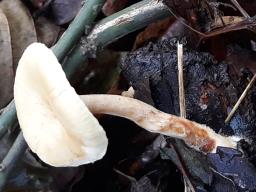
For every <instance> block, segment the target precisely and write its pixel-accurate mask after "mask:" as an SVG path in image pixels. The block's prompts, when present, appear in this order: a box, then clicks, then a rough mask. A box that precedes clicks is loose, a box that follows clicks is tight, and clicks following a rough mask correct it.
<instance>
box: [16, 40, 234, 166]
mask: <svg viewBox="0 0 256 192" xmlns="http://www.w3.org/2000/svg"><path fill="white" fill-rule="evenodd" d="M14 100H15V104H16V108H17V115H18V120H19V123H20V126H21V129H22V131H23V135H24V138H25V140H26V141H27V143H28V145H29V147H30V148H31V150H32V151H33V152H35V153H36V154H37V155H38V156H39V157H40V158H41V159H42V160H43V161H44V162H46V163H48V164H50V165H53V166H78V165H81V164H86V163H90V162H94V161H96V160H98V159H101V158H102V157H103V156H104V154H105V153H106V148H107V138H106V134H105V132H104V130H103V129H102V127H101V126H100V125H99V123H98V121H97V119H96V118H94V116H93V115H92V114H91V113H90V111H91V112H92V113H103V114H111V115H117V116H121V117H124V118H128V119H130V120H132V121H133V122H135V123H136V124H138V125H139V126H141V127H142V128H144V129H146V130H148V131H150V132H154V133H160V134H163V135H167V136H171V137H176V138H180V139H183V140H184V141H185V142H186V143H187V144H188V145H189V146H191V147H193V148H195V149H197V150H199V151H202V152H205V153H209V152H215V151H216V148H217V146H224V147H231V148H235V147H236V141H235V139H234V138H231V137H225V136H222V135H219V134H217V133H215V132H214V131H213V130H212V129H210V128H209V127H207V126H204V125H201V124H198V123H196V122H193V121H190V120H187V119H185V118H181V117H177V116H174V115H170V114H167V113H164V112H161V111H159V110H157V109H155V108H154V107H152V106H150V105H148V104H146V103H144V102H142V101H139V100H136V99H133V98H128V97H123V96H118V95H82V96H80V97H79V96H78V95H77V94H76V92H75V91H74V89H73V88H72V87H71V86H70V84H69V82H68V80H67V79H66V77H65V74H64V72H63V70H62V68H61V65H60V64H59V63H58V61H57V59H56V57H55V56H54V54H53V53H52V51H51V50H50V49H48V48H47V47H46V46H44V45H43V44H40V43H33V44H31V45H30V46H29V47H28V48H27V49H26V50H25V52H24V54H23V56H22V57H21V59H20V62H19V65H18V69H17V73H16V78H15V85H14ZM84 103H85V104H86V105H85V104H84ZM87 107H88V108H89V110H90V111H89V110H88V108H87Z"/></svg>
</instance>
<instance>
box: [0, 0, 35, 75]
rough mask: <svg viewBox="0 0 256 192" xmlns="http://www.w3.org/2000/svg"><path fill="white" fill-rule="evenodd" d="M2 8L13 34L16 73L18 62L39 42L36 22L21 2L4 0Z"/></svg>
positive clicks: (0, 5) (12, 42) (0, 4)
mask: <svg viewBox="0 0 256 192" xmlns="http://www.w3.org/2000/svg"><path fill="white" fill-rule="evenodd" d="M0 7H1V9H2V10H3V12H4V14H5V15H6V17H7V19H8V23H9V27H10V33H11V45H12V55H13V70H14V71H16V68H17V65H18V61H19V59H20V57H21V55H22V53H23V51H24V50H25V48H26V47H27V46H28V45H29V44H31V43H33V42H36V41H37V37H36V30H35V26H34V21H33V19H32V17H31V15H30V13H29V11H28V9H27V8H26V7H25V6H24V5H23V3H22V2H21V1H20V0H3V1H1V2H0Z"/></svg>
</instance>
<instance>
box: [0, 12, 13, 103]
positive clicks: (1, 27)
mask: <svg viewBox="0 0 256 192" xmlns="http://www.w3.org/2000/svg"><path fill="white" fill-rule="evenodd" d="M0 77H1V78H0V90H1V91H0V107H1V108H3V107H4V106H5V105H7V103H8V102H9V101H10V100H11V99H12V97H13V92H12V87H13V82H14V75H13V69H12V48H11V38H10V31H9V26H8V21H7V18H6V17H5V15H4V13H3V12H2V11H1V10H0Z"/></svg>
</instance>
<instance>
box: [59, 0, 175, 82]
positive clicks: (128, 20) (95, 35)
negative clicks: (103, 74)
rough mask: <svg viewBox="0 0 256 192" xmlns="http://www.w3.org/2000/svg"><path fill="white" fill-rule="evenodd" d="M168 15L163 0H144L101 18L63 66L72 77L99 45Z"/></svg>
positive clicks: (101, 45)
mask: <svg viewBox="0 0 256 192" xmlns="http://www.w3.org/2000/svg"><path fill="white" fill-rule="evenodd" d="M168 15H170V12H169V11H168V8H167V7H166V6H165V5H164V4H163V3H162V2H158V1H157V0H144V1H141V2H139V3H136V4H134V5H132V6H130V7H128V8H126V9H123V10H122V11H119V12H117V13H115V14H113V15H111V16H109V17H107V18H105V19H103V20H101V21H100V22H99V23H98V24H97V25H96V26H95V27H94V29H93V30H92V31H91V33H90V34H89V35H88V37H87V38H86V39H84V40H82V41H81V42H80V44H78V45H77V46H76V47H75V48H74V49H73V51H72V52H71V53H70V55H69V57H68V58H67V60H66V61H65V63H64V65H63V67H64V71H65V72H66V75H67V77H68V78H70V77H72V76H73V75H74V74H75V72H76V70H77V69H79V68H80V67H81V65H84V64H85V63H86V61H87V58H88V56H89V55H90V54H93V55H94V54H95V52H96V50H97V48H98V47H105V46H107V45H108V44H109V43H111V42H113V41H115V40H117V39H118V38H121V37H123V36H125V35H127V34H128V33H131V32H133V31H135V30H138V29H141V28H143V27H145V26H147V25H148V24H150V23H152V22H155V21H157V20H159V19H162V18H165V17H167V16H168Z"/></svg>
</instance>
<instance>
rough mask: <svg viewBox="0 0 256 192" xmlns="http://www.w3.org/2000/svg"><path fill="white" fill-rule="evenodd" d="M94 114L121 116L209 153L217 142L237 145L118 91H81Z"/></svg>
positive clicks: (191, 122) (210, 130)
mask: <svg viewBox="0 0 256 192" xmlns="http://www.w3.org/2000/svg"><path fill="white" fill-rule="evenodd" d="M80 98H81V99H82V101H83V102H84V103H85V104H86V106H87V107H88V108H89V110H90V111H91V112H92V113H94V114H109V115H116V116H119V117H124V118H127V119H130V120H131V121H133V122H135V123H136V124H137V125H139V126H140V127H142V128H144V129H146V130H147V131H150V132H154V133H160V134H163V135H167V136H170V137H174V138H179V139H182V140H184V141H185V142H186V143H187V144H188V145H189V146H191V147H193V148H195V149H197V150H200V151H203V152H206V153H209V152H214V151H215V150H216V148H217V146H224V147H231V148H234V147H236V142H235V141H233V139H232V138H229V137H224V136H221V135H219V134H217V133H215V132H214V131H213V130H212V129H210V128H209V127H206V126H204V125H200V124H198V123H196V122H193V121H190V120H187V119H184V118H181V117H177V116H175V115H171V114H167V113H164V112H162V111H159V110H157V109H156V108H154V107H152V106H151V105H148V104H146V103H144V102H142V101H139V100H137V99H133V98H128V97H123V96H119V95H81V96H80Z"/></svg>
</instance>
